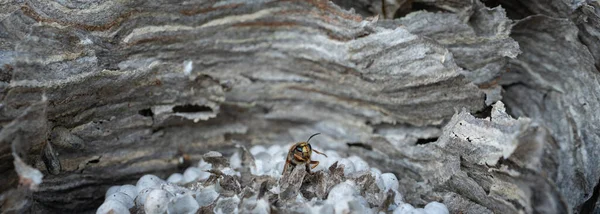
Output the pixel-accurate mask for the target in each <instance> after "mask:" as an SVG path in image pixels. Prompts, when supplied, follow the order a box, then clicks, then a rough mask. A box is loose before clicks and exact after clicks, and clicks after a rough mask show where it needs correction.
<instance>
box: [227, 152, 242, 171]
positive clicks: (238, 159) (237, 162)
mask: <svg viewBox="0 0 600 214" xmlns="http://www.w3.org/2000/svg"><path fill="white" fill-rule="evenodd" d="M229 166H230V167H231V168H234V169H239V168H242V155H241V154H240V153H239V152H234V153H233V155H231V157H230V158H229Z"/></svg>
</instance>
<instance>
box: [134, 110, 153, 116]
mask: <svg viewBox="0 0 600 214" xmlns="http://www.w3.org/2000/svg"><path fill="white" fill-rule="evenodd" d="M138 114H140V115H142V116H144V117H152V116H154V112H152V109H149V108H146V109H142V110H140V111H138Z"/></svg>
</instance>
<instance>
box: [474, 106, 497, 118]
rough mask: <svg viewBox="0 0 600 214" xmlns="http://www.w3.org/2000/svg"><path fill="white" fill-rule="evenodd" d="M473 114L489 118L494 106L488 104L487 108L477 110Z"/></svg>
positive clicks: (477, 116)
mask: <svg viewBox="0 0 600 214" xmlns="http://www.w3.org/2000/svg"><path fill="white" fill-rule="evenodd" d="M473 116H475V117H476V118H480V119H483V118H487V117H491V116H492V106H491V105H490V106H486V107H485V108H483V109H481V110H479V111H477V112H475V113H474V114H473Z"/></svg>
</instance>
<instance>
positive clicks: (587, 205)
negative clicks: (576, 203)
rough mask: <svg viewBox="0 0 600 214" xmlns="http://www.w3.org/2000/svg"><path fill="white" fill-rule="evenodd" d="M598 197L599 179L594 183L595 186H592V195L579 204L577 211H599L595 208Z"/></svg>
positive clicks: (583, 212) (586, 212)
mask: <svg viewBox="0 0 600 214" xmlns="http://www.w3.org/2000/svg"><path fill="white" fill-rule="evenodd" d="M599 197H600V180H599V181H598V183H596V186H595V187H594V193H593V194H592V197H590V199H588V200H587V201H585V202H584V203H583V204H582V205H581V208H580V209H579V213H580V214H588V213H598V211H600V210H597V209H598V208H597V207H596V203H597V202H598V198H599ZM594 211H596V212H594Z"/></svg>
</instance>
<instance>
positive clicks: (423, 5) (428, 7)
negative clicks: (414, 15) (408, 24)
mask: <svg viewBox="0 0 600 214" xmlns="http://www.w3.org/2000/svg"><path fill="white" fill-rule="evenodd" d="M411 7H412V11H419V10H424V11H427V12H434V13H437V12H446V10H443V9H441V8H438V7H436V6H433V5H430V4H426V3H421V2H413V3H412V5H411Z"/></svg>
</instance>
